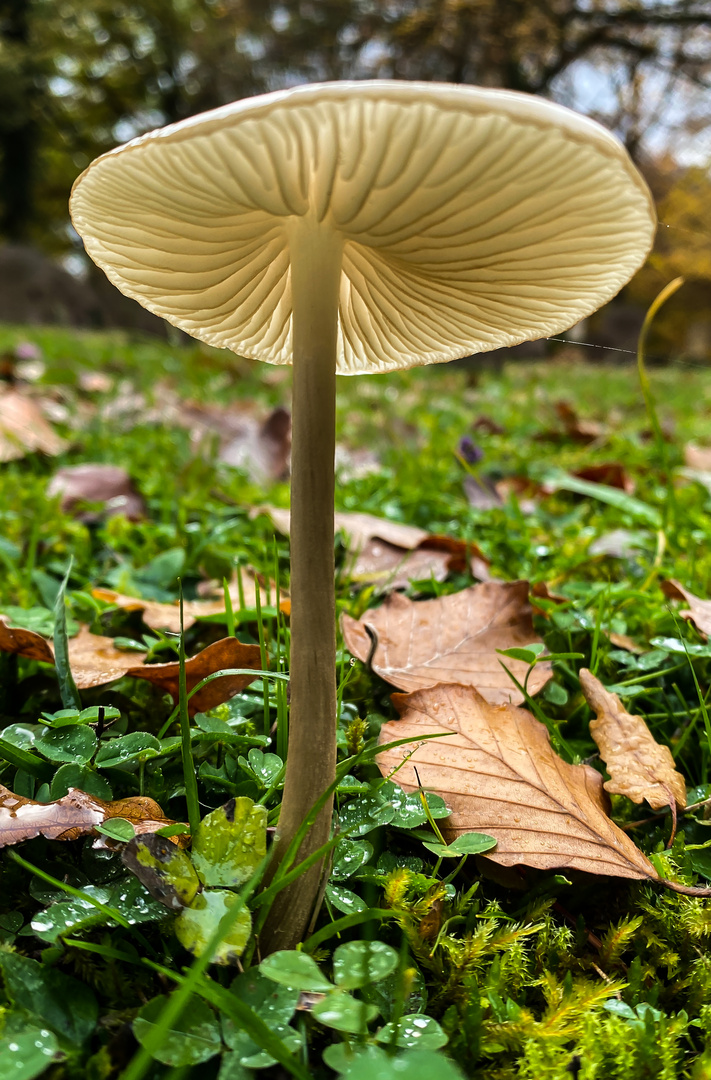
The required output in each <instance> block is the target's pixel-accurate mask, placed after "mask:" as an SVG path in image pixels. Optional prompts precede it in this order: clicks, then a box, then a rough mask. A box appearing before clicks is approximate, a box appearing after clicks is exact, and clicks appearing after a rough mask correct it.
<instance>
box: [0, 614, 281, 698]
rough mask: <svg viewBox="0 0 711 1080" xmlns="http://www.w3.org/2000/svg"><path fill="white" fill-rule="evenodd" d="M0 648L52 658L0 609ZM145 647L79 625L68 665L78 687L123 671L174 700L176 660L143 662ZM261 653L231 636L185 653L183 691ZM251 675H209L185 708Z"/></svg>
mask: <svg viewBox="0 0 711 1080" xmlns="http://www.w3.org/2000/svg"><path fill="white" fill-rule="evenodd" d="M0 650H2V651H3V652H9V653H16V654H17V655H18V656H23V657H25V658H27V659H29V660H41V661H42V662H44V663H47V664H54V650H53V649H52V645H51V643H50V642H49V641H48V640H47V639H46V638H43V637H42V636H41V634H37V633H36V632H35V631H34V630H22V629H20V628H18V627H12V626H10V625H9V623H8V620H7V619H6V618H5V617H4V616H2V615H0ZM145 655H146V654H145V653H140V652H126V651H122V650H120V649H117V648H116V646H115V645H114V640H113V638H107V637H102V636H101V635H99V634H92V633H91V631H90V630H89V628H88V627H87V626H82V627H81V628H80V630H79V633H78V634H77V636H76V637H73V638H70V639H69V665H70V667H71V670H72V674H73V676H74V681H75V683H76V685H77V688H78V689H79V690H87V689H89V688H91V687H94V686H105V685H106V684H107V683H111V682H115V681H116V679H120V678H122V677H123V676H124V675H129V676H131V677H132V678H134V679H145V680H147V681H148V682H151V683H153V684H154V685H155V686H158V687H159V688H161V689H162V690H165V691H166V692H167V693H169V694H171V696H172V697H173V700H174V701H176V702H177V700H178V672H179V664H178V662H177V661H175V662H171V663H166V664H143V663H140V660H141V659H142V658H144V657H145ZM260 667H261V653H260V649H259V646H258V645H243V644H242V642H240V641H238V640H237V639H236V638H223V639H222V640H220V641H216V642H214V644H212V645H208V646H207V648H205V649H203V650H202V651H201V652H199V653H197V654H196V655H195V656H192V657H190V658H189V659H188V660H186V662H185V675H186V680H187V687H188V692H190V691H191V690H192V689H193V688H194V687H195V686H197V684H198V683H199V682H201V681H202V680H203V679H205V678H207V677H208V675H213V674H214V673H215V672H216V671H221V670H222V669H224V668H250V669H252V670H259V669H260ZM255 678H256V676H254V675H225V676H223V677H221V678H219V679H213V680H212V682H210V683H208V684H207V686H205V687H203V689H202V690H199V691H198V692H197V694H194V695H193V697H192V698H191V699H190V701H189V703H188V709H189V712H190V713H191V714H192V715H194V714H195V713H196V712H206V711H207V710H208V709H212V708H214V707H215V706H216V705H219V704H221V703H222V702H223V701H228V700H229V698H231V697H234V695H235V694H238V693H239V692H240V691H241V690H243V689H244V688H245V687H246V686H248V685H249V684H250V682H252V681H253V680H254V679H255Z"/></svg>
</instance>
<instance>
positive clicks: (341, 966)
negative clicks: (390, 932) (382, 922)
mask: <svg viewBox="0 0 711 1080" xmlns="http://www.w3.org/2000/svg"><path fill="white" fill-rule="evenodd" d="M399 962H400V958H399V956H398V954H397V952H396V950H395V949H393V948H392V947H391V946H390V945H386V944H385V943H384V942H382V941H349V942H347V943H346V944H345V945H339V946H338V948H337V949H336V951H335V952H334V954H333V980H334V982H335V984H336V986H340V987H342V988H343V989H344V990H357V989H358V988H359V987H361V986H367V985H368V984H369V983H374V982H379V981H380V979H385V978H387V976H388V975H392V973H393V972H394V971H395V970H396V969H397V966H398V964H399Z"/></svg>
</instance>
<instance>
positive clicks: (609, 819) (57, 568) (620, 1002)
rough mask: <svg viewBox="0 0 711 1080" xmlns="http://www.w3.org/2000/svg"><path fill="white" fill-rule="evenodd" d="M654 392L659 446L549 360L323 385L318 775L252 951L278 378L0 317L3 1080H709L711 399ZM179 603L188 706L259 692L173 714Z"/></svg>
mask: <svg viewBox="0 0 711 1080" xmlns="http://www.w3.org/2000/svg"><path fill="white" fill-rule="evenodd" d="M567 349H568V347H567V346H566V350H567ZM650 379H651V384H652V390H653V394H654V398H655V400H656V402H657V410H658V416H659V423H660V430H659V431H657V433H655V431H654V430H653V427H652V426H651V425H650V417H649V415H648V413H647V410H646V408H645V403H644V398H643V395H642V393H641V390H640V385H639V379H638V375H637V370H636V368H635V367H634V366H633V365H629V364H596V363H592V362H585V361H584V360H583V359H581V358H580V357H579V356H578V355H577V353H575V351H574V350H572V351H562V352H561V353H560V354H559V355H558V357H557V358H556V359H554V360H552V361H550V362H548V363H542V362H535V363H534V362H531V363H526V362H519V363H516V364H510V365H507V366H505V367H504V369H503V370H502V371H498V372H497V371H495V370H492V369H491V368H487V367H486V366H483V367H482V368H480V369H477V368H476V367H475V366H472V367H462V366H456V365H451V366H446V367H445V366H441V367H430V368H425V369H419V370H414V371H409V372H402V373H395V374H389V375H383V376H371V377H361V378H354V379H345V378H343V379H340V380H339V386H338V395H339V397H338V447H339V448H338V453H337V469H338V482H337V492H336V500H337V511H338V512H340V515H341V516H339V517H338V519H337V526H338V530H339V531H338V533H337V541H336V567H337V604H338V614H339V646H338V670H339V683H340V686H339V726H338V745H339V755H340V759H341V760H342V761H344V762H345V761H346V760H348V764H347V765H345V766H344V768H343V769H342V770H341V779H340V783H339V787H338V789H337V793H336V807H337V813H336V823H337V832H336V833H335V834H334V845H335V847H334V848H333V853H332V855H333V857H332V862H331V869H330V875H331V876H330V879H329V882H328V884H327V886H326V888H325V894H324V897H323V903H322V906H321V909H320V914H319V915H318V918H317V920H316V921H315V923H314V925H313V927H312V928H311V930H310V934H309V936H308V938H307V939H306V941H305V942H304V945H303V947H302V948H301V950H299V951H298V953H289V954H278V956H277V958H276V959H275V958H274V957H272V958H268V959H266V960H263V959H262V958H261V957H260V953H259V941H258V930H259V926H260V925H261V920H262V919H263V916H264V914H265V912H266V909H267V907H268V904H266V903H265V902H264V901H262V900H260V895H264V894H263V893H262V894H260V892H259V889H258V888H257V881H256V879H253V878H252V874H253V873H257V874H259V873H260V872H261V870H260V867H261V869H263V866H262V863H261V862H260V859H261V852H262V850H263V845H264V841H265V837H266V833H265V828H264V827H265V825H266V826H267V827H269V828H271V827H272V826H273V825H274V824H275V822H276V821H277V819H278V807H279V800H280V792H281V784H282V781H283V759H284V757H285V754H286V736H287V715H288V705H287V690H286V682H285V679H286V672H287V670H288V650H289V599H288V588H289V545H288V519H287V520H285V515H284V511H285V510H286V509H287V508H288V505H289V488H288V456H289V414H288V408H289V397H290V381H289V372H288V370H285V369H279V368H274V367H269V366H267V365H261V364H255V363H250V362H247V361H243V360H241V359H239V358H237V357H234V356H232V355H231V354H228V353H222V352H218V351H216V350H211V349H207V348H202V347H197V346H194V345H190V344H189V345H186V344H184V343H177V342H176V343H175V344H163V343H160V342H149V341H143V342H130V341H128V340H125V339H123V338H121V337H120V336H118V335H115V336H111V335H91V334H76V333H70V332H65V331H60V330H56V331H55V330H35V329H33V330H26V329H21V328H18V329H13V328H3V329H2V330H1V331H0V614H1V615H2V616H4V618H0V846H1V847H2V848H3V851H2V853H1V854H0V1076H2V1077H3V1080H4V1078H5V1077H7V1078H8V1080H9V1078H14V1080H33V1078H35V1077H47V1078H51V1080H71V1078H74V1077H80V1076H81V1077H88V1078H89V1080H111V1078H113V1077H118V1076H123V1077H126V1080H139V1078H140V1077H143V1076H149V1077H152V1078H153V1077H154V1078H155V1080H162V1078H164V1077H165V1078H166V1080H167V1078H168V1077H170V1078H171V1080H178V1078H188V1077H195V1078H197V1077H199V1078H200V1080H210V1078H216V1077H218V1076H219V1080H247V1078H249V1077H252V1076H258V1075H260V1071H261V1075H262V1076H264V1077H265V1078H269V1077H277V1076H284V1075H287V1074H291V1075H293V1076H296V1077H302V1078H305V1077H309V1076H311V1077H316V1078H321V1077H323V1078H327V1077H330V1076H334V1075H343V1076H346V1077H348V1078H349V1080H358V1078H359V1077H366V1076H367V1078H368V1080H394V1078H395V1077H396V1076H400V1075H407V1076H408V1080H419V1078H420V1077H422V1078H423V1080H424V1078H425V1077H427V1078H428V1080H429V1078H430V1077H432V1076H434V1075H437V1077H438V1080H448V1078H452V1080H454V1078H456V1077H461V1076H466V1077H472V1078H481V1080H484V1078H486V1080H504V1078H509V1077H511V1078H513V1077H524V1078H529V1077H530V1078H531V1080H533V1078H540V1077H545V1078H546V1080H568V1078H569V1077H570V1076H573V1077H578V1078H580V1080H591V1078H597V1077H600V1078H602V1077H604V1078H605V1080H617V1078H619V1080H644V1078H647V1077H650V1078H651V1077H660V1078H665V1080H674V1078H677V1077H678V1078H691V1080H704V1078H708V1077H711V1041H708V1039H709V1036H708V1032H709V1030H710V1028H711V956H710V954H709V940H710V938H711V908H710V907H709V901H708V900H707V899H706V898H705V897H704V896H703V895H694V894H693V890H694V888H695V889H697V890H700V891H701V892H703V890H704V888H706V887H708V886H709V885H710V884H711V831H709V826H710V825H711V814H709V810H710V809H711V802H710V801H709V800H711V721H710V719H709V713H708V709H707V703H708V698H709V694H710V693H711V644H710V643H709V642H708V639H707V635H709V634H711V603H710V602H709V597H711V517H710V514H709V511H710V510H711V376H710V375H709V373H708V371H707V370H705V369H703V368H700V367H698V368H696V367H692V366H681V365H675V366H669V367H660V368H654V369H652V370H651V372H650ZM77 466H84V467H85V468H84V469H83V470H80V471H79V472H77V471H76V467H77ZM106 466H111V467H113V471H109V472H107V471H106V469H105V467H106ZM353 515H360V516H353ZM362 515H368V517H363V516H362ZM179 582H182V589H183V593H184V597H185V609H184V636H183V640H184V645H185V653H186V654H187V656H188V658H189V660H188V662H187V667H186V672H187V689H188V691H189V690H190V689H191V688H194V687H195V686H196V685H199V684H200V680H203V679H204V678H205V677H207V676H209V675H210V674H212V673H214V672H216V671H222V670H225V669H230V670H232V671H234V670H235V669H238V670H240V671H244V670H248V669H251V670H258V671H262V672H265V674H264V677H263V678H262V677H260V676H257V677H254V676H252V675H251V674H249V673H247V674H246V675H244V674H243V675H234V674H232V675H229V676H222V677H221V678H216V679H213V680H212V681H210V682H208V683H206V684H205V685H203V686H201V688H200V689H198V690H197V692H196V693H195V695H194V697H193V698H192V699H191V704H190V708H189V710H188V709H187V708H184V709H183V710H182V712H181V710H180V708H179V707H178V705H179V703H180V695H179V692H178V691H179V667H180V647H179V642H180V634H179V625H180V620H179V608H178V606H177V599H178V593H179ZM516 582H518V583H523V584H518V585H514V584H512V583H516ZM672 583H675V584H672ZM376 611H377V612H378V613H377V614H376ZM367 626H370V627H374V628H375V634H373V633H372V630H371V632H370V634H369V632H368V630H367V629H366V627H367ZM433 627H434V628H435V629H433ZM107 639H113V640H107ZM544 647H545V648H544ZM52 649H54V662H53V656H52ZM128 672H130V673H131V674H128ZM267 672H268V674H267ZM581 672H582V674H581ZM442 684H446V685H444V686H443V685H442ZM235 691H236V692H235ZM395 691H404V692H405V693H397V694H396V697H395V700H394V701H393V699H392V698H391V695H392V694H393V693H394V692H395ZM182 704H183V705H186V701H185V698H184V697H183V699H182ZM188 711H189V712H190V715H189V716H188ZM398 717H400V719H398ZM443 717H444V719H442V718H443ZM452 717H456V723H455V721H454V720H453V719H452ZM596 717H597V721H596ZM635 717H642V718H643V720H644V721H645V723H641V724H640V723H638V722H637V721H636V720H635V719H634V718H635ZM591 721H593V722H594V723H593V731H592V732H591ZM448 725H449V727H448ZM455 729H456V734H455V736H454V741H453V742H451V744H450V748H449V749H448V748H447V731H450V732H451V731H452V730H455ZM403 732H404V734H403ZM436 732H439V734H441V735H444V737H443V738H441V739H434V740H426V741H423V740H422V734H423V733H424V734H427V733H430V734H432V733H436ZM593 733H594V734H595V737H594V738H593ZM378 738H380V743H381V744H384V743H390V742H393V741H399V740H401V739H409V740H410V741H409V743H405V744H404V745H405V747H406V749H405V750H403V746H399V747H395V748H393V749H391V750H389V751H387V752H385V755H383V754H381V756H380V758H379V759H378V760H379V763H380V768H379V767H378V764H377V763H376V761H375V749H374V748H375V747H376V746H377V745H378ZM433 747H434V748H435V749H434V750H433V749H432V748H433ZM403 754H404V755H405V756H404V758H403ZM186 762H188V763H189V767H188V766H186ZM415 765H418V774H417V775H418V780H419V779H420V778H421V780H422V785H423V789H424V790H423V791H422V793H421V795H420V794H418V792H417V790H414V791H413V788H414V789H416V787H417V783H418V780H415V779H414V775H415V774H414V766H415ZM394 769H397V771H395V772H394V771H393V770H394ZM195 774H196V775H197V789H196V791H195V792H194V798H196V799H197V803H195V804H194V805H199V812H200V814H201V815H207V814H210V813H212V812H214V811H216V812H217V813H216V816H215V817H213V818H211V819H210V823H211V824H210V828H212V829H213V833H212V834H211V836H212V839H209V838H208V839H205V837H206V835H207V834H206V831H204V832H203V834H202V836H201V840H200V841H199V842H198V841H196V837H195V836H194V837H193V841H194V842H193V846H192V857H193V860H194V866H195V867H196V868H197V876H195V870H194V869H193V864H192V863H191V862H190V855H189V848H188V846H187V836H186V833H187V826H185V825H184V824H182V823H185V822H187V821H188V820H189V819H190V809H191V804H190V799H191V783H192V780H191V777H192V776H194V775H195ZM390 776H392V779H389V777H390ZM398 781H402V783H403V784H404V785H405V787H406V788H407V790H408V791H410V792H411V793H410V794H408V795H405V794H404V792H403V790H402V788H400V787H399V786H398ZM603 781H605V782H606V783H607V789H608V792H609V795H608V794H607V793H606V792H605V791H603V790H602V782H603ZM425 792H427V794H425ZM231 798H232V799H237V804H236V806H237V808H238V810H237V811H235V810H234V807H233V809H232V810H231V811H230V812H229V813H228V814H227V815H225V814H224V813H222V812H221V811H220V810H219V807H220V806H221V805H222V804H223V803H224V802H225V800H226V799H231ZM119 800H129V801H128V802H122V803H121V804H120V805H118V806H117V805H116V803H117V801H119ZM448 810H453V811H454V813H453V814H452V816H451V818H450V817H448ZM220 814H222V816H221V817H220ZM230 815H231V816H230ZM240 815H242V818H241V823H240V824H239V827H240V828H243V827H245V823H247V824H248V825H249V826H250V828H251V829H252V833H253V834H254V835H252V836H251V839H250V840H249V842H248V841H247V840H246V839H245V836H246V833H240V835H239V837H238V841H237V840H236V839H235V835H236V834H235V832H234V830H235V829H237V827H238V826H237V824H235V822H236V821H237V817H239V816H240ZM233 818H234V820H232V819H233ZM176 823H177V824H176ZM97 830H98V831H97ZM230 830H232V831H230ZM156 835H158V837H159V838H160V836H162V837H163V841H162V844H163V846H162V847H161V848H160V851H162V852H163V854H162V855H161V856H160V857H159V856H158V855H157V854H156V853H157V852H158V851H159V840H155V839H154V840H152V841H151V842H150V843H149V842H148V841H147V840H145V839H144V840H141V837H143V838H145V837H150V836H156ZM196 835H197V834H196ZM255 836H256V837H257V839H254V837H255ZM166 837H167V838H168V839H166ZM463 837H467V839H464V838H463ZM174 841H177V843H175V842H174ZM151 844H152V845H153V846H151ZM235 844H236V845H237V847H239V851H240V854H239V855H236V854H235V851H236V847H235ZM240 845H241V846H240ZM165 849H168V850H169V854H170V853H171V852H174V853H175V859H176V860H178V859H179V860H181V863H180V866H181V869H180V872H178V871H175V872H171V873H170V874H169V873H167V872H165V866H164V864H165V859H167V858H168V855H166V854H165ZM487 852H488V854H487ZM171 858H172V855H171ZM151 860H153V861H152V862H151ZM161 860H162V861H161ZM149 863H150V865H148V864H149ZM186 866H187V869H186ZM225 866H232V869H233V870H234V873H233V875H232V877H229V875H228V874H226V871H225ZM594 870H597V871H598V872H596V873H593V872H592V871H594ZM181 874H182V875H183V876H182V877H181ZM188 879H190V881H192V880H193V879H194V882H195V884H194V885H193V886H190V884H189V883H188V884H187V885H186V881H187V880H188ZM250 882H252V884H250ZM675 886H676V887H677V889H678V887H679V886H681V887H682V888H684V887H690V888H691V892H690V893H688V894H684V893H680V892H679V891H676V890H675ZM239 889H241V890H242V891H241V892H236V891H235V890H239ZM237 895H239V896H240V897H241V900H240V901H236V899H235V898H236V897H237ZM161 901H162V902H161ZM171 905H172V906H171ZM176 910H177V911H180V914H179V915H178V916H177V918H176V915H175V911H176ZM227 911H232V912H233V914H235V913H236V917H233V918H232V928H231V930H230V931H229V933H228V935H227V937H226V938H225V940H224V941H222V943H220V944H219V945H217V952H216V954H215V955H216V956H217V958H218V959H220V960H222V961H223V963H221V964H211V965H209V966H208V965H207V960H208V959H209V956H208V955H207V954H206V952H205V949H206V948H208V947H209V949H214V948H215V946H216V941H217V939H216V938H215V935H214V933H213V931H214V929H215V927H216V926H217V925H218V923H219V922H220V918H221V916H222V915H224V914H225V913H226V912H227ZM239 911H241V915H240V914H239ZM227 921H229V920H225V922H223V925H222V930H223V931H224V930H225V928H226V923H227ZM230 935H231V936H230ZM211 937H212V938H213V940H212V941H211V942H210V938H211ZM206 942H209V946H208V945H206ZM191 953H195V954H196V955H198V956H200V955H202V958H203V961H204V962H203V964H202V967H203V968H205V969H206V970H205V971H202V970H199V968H200V961H197V962H195V961H194V960H193V956H192V955H191ZM191 965H192V966H191ZM188 972H190V974H189V975H188V974H187V973H188ZM188 978H189V979H190V980H192V981H191V982H190V983H188V982H186V979H188ZM175 987H178V988H179V989H178V990H177V992H175V993H171V991H172V990H173V988H175ZM181 995H182V997H181ZM190 995H192V996H190ZM175 1002H178V1003H180V1002H182V1004H183V1005H185V1003H186V1002H187V1004H188V1007H187V1008H183V1011H182V1013H181V1014H180V1015H174V1014H175V1012H176V1011H177V1006H176V1007H174V1008H173V1013H174V1014H173V1015H170V1014H169V1012H168V1011H167V1009H168V1008H170V1007H172V1006H174V1005H175ZM171 1003H172V1004H171Z"/></svg>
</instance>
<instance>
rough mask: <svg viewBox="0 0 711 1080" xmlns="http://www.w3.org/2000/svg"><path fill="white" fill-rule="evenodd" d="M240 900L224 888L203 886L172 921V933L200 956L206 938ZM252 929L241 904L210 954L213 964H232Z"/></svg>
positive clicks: (206, 941) (203, 949)
mask: <svg viewBox="0 0 711 1080" xmlns="http://www.w3.org/2000/svg"><path fill="white" fill-rule="evenodd" d="M236 903H241V901H240V898H239V896H237V894H236V893H233V892H228V890H227V889H205V891H204V892H201V893H198V894H197V896H196V897H195V899H194V900H193V901H192V903H191V904H190V906H189V907H186V908H183V910H182V911H181V912H180V915H178V918H177V919H176V920H175V923H174V924H173V929H174V930H175V935H176V937H177V939H178V941H179V942H180V944H181V945H183V946H184V947H185V948H186V949H188V950H189V951H190V952H192V953H194V954H195V956H202V954H203V952H204V951H205V947H206V945H207V944H208V942H209V941H210V938H211V937H212V935H213V934H214V933H215V931H216V930H217V927H218V926H219V924H220V922H221V920H222V919H223V918H224V916H225V915H226V914H227V912H228V911H229V910H230V908H231V907H233V906H234V904H236ZM251 932H252V917H251V915H250V913H249V911H248V909H247V908H246V907H243V908H242V910H241V912H240V913H239V915H238V916H237V918H236V919H235V921H234V922H233V923H232V926H231V927H230V930H229V933H228V934H227V935H226V936H224V937H223V938H222V940H221V941H220V944H219V945H218V947H217V949H216V950H215V952H214V953H213V956H212V962H213V963H214V964H234V963H236V961H237V960H238V959H239V957H240V956H241V955H242V953H243V952H244V950H245V948H246V946H247V942H248V941H249V935H250V934H251Z"/></svg>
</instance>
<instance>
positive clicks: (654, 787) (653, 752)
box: [579, 668, 686, 810]
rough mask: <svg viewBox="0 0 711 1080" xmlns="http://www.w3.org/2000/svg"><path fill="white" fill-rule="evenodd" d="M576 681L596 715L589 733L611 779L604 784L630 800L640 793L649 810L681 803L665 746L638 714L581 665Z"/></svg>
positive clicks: (681, 787) (678, 779)
mask: <svg viewBox="0 0 711 1080" xmlns="http://www.w3.org/2000/svg"><path fill="white" fill-rule="evenodd" d="M579 674H580V686H581V688H582V691H583V693H584V695H585V699H586V701H587V703H588V705H589V706H590V708H591V709H594V710H595V712H596V714H597V720H593V721H592V723H591V724H590V734H591V735H592V737H593V739H594V740H595V742H596V743H597V746H598V749H599V751H600V757H601V758H602V760H603V761H604V762H605V764H606V766H607V771H608V772H609V774H610V777H611V779H610V780H608V781H607V782H606V783H605V790H606V791H610V792H612V793H613V794H615V795H626V796H627V798H628V799H631V800H632V802H636V803H641V802H642V801H643V800H644V799H646V800H647V802H648V803H649V805H650V806H651V807H652V808H653V809H654V810H661V809H662V807H663V806H669V804H670V803H671V802H672V800H673V801H675V802H676V804H677V806H678V807H679V809H683V808H684V807H685V806H686V783H685V781H684V777H683V776H682V775H681V773H679V772H677V771H676V769H675V767H674V758H673V757H672V755H671V751H670V749H669V747H668V746H660V745H659V743H658V742H656V741H655V739H654V736H653V735H652V733H651V731H650V730H649V728H648V727H647V725H646V724H645V722H644V720H643V719H642V717H641V716H632V715H630V713H628V712H627V711H626V709H625V707H624V706H623V704H622V702H621V701H620V699H619V697H618V696H617V694H611V693H610V692H609V691H608V690H606V689H605V687H604V686H603V685H602V683H601V682H600V681H599V680H598V679H596V678H595V676H594V675H592V674H591V673H590V672H589V671H588V670H587V669H586V668H583V669H582V670H581V671H580V673H579Z"/></svg>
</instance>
